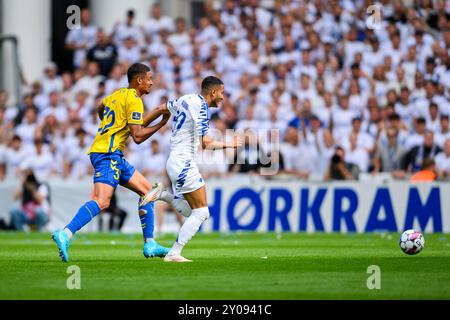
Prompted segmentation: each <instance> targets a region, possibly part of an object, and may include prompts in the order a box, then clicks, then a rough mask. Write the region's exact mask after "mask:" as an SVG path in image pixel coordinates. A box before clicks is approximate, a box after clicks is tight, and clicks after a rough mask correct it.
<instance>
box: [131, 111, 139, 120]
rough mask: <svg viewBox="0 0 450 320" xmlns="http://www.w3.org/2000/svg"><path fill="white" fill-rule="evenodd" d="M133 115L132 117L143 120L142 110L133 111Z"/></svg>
mask: <svg viewBox="0 0 450 320" xmlns="http://www.w3.org/2000/svg"><path fill="white" fill-rule="evenodd" d="M131 117H132V119H133V120H141V113H140V112H133V114H132V116H131Z"/></svg>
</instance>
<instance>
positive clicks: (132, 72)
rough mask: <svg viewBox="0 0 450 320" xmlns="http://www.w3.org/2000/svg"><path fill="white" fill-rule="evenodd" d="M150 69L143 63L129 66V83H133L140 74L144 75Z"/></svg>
mask: <svg viewBox="0 0 450 320" xmlns="http://www.w3.org/2000/svg"><path fill="white" fill-rule="evenodd" d="M149 71H150V68H149V67H148V66H146V65H145V64H143V63H134V64H132V65H131V67H129V68H128V71H127V77H128V83H131V81H133V79H134V78H135V77H137V76H139V75H144V74H146V73H147V72H149Z"/></svg>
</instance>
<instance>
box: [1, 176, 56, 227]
mask: <svg viewBox="0 0 450 320" xmlns="http://www.w3.org/2000/svg"><path fill="white" fill-rule="evenodd" d="M48 194H49V190H48V187H47V185H46V184H41V183H39V182H38V181H37V179H36V177H35V175H34V173H33V171H32V170H25V171H24V174H23V178H22V185H21V186H20V187H19V188H18V189H17V190H16V192H15V194H14V200H20V208H13V209H12V210H11V211H10V216H11V226H12V227H13V228H14V229H15V230H18V231H23V230H24V226H25V225H28V226H30V228H31V229H35V230H37V231H40V230H41V229H42V228H43V227H44V226H45V225H46V224H47V223H48V221H49V216H48V215H49V213H50V204H49V201H48Z"/></svg>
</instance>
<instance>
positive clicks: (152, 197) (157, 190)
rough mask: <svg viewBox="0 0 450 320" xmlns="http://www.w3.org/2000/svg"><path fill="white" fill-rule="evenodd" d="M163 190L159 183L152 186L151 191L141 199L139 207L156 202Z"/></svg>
mask: <svg viewBox="0 0 450 320" xmlns="http://www.w3.org/2000/svg"><path fill="white" fill-rule="evenodd" d="M162 190H163V185H162V183H161V182H157V183H155V184H153V186H152V190H150V192H149V193H147V194H146V195H145V196H143V197H141V201H139V206H140V207H142V206H145V205H146V204H147V203H149V202H152V201H156V200H158V199H159V197H160V196H161V192H162Z"/></svg>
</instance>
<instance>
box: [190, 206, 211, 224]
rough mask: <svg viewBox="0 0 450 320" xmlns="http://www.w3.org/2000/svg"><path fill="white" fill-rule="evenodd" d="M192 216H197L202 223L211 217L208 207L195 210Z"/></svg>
mask: <svg viewBox="0 0 450 320" xmlns="http://www.w3.org/2000/svg"><path fill="white" fill-rule="evenodd" d="M192 215H195V216H197V217H198V218H199V219H201V220H202V221H205V220H207V219H208V218H209V216H210V214H209V208H208V207H202V208H198V209H194V210H192Z"/></svg>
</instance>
